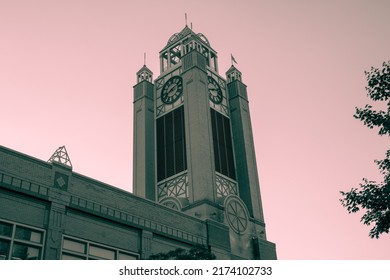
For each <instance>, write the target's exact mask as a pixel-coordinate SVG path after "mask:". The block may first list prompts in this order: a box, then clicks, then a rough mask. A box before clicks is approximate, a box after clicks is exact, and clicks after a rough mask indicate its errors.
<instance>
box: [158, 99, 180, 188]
mask: <svg viewBox="0 0 390 280" xmlns="http://www.w3.org/2000/svg"><path fill="white" fill-rule="evenodd" d="M156 125H157V128H156V133H157V135H156V139H157V180H158V181H161V180H164V179H166V178H168V177H171V176H173V175H175V174H177V173H179V172H182V171H184V170H186V169H187V159H186V146H185V129H184V109H183V106H180V107H179V108H177V109H175V110H173V111H171V112H169V113H167V114H165V115H164V116H162V117H160V118H158V119H157V121H156Z"/></svg>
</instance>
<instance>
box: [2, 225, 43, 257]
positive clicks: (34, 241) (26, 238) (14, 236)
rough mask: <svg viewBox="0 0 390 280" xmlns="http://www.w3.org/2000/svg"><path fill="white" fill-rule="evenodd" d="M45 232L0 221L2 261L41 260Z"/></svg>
mask: <svg viewBox="0 0 390 280" xmlns="http://www.w3.org/2000/svg"><path fill="white" fill-rule="evenodd" d="M44 235H45V231H44V230H40V229H36V228H32V227H29V226H26V225H19V224H15V223H11V222H9V221H7V222H6V221H1V220H0V260H9V259H11V260H40V259H42V254H43V242H44Z"/></svg>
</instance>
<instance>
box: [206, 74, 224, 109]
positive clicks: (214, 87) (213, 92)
mask: <svg viewBox="0 0 390 280" xmlns="http://www.w3.org/2000/svg"><path fill="white" fill-rule="evenodd" d="M208 82H209V83H208V89H209V98H210V100H211V101H212V102H214V103H215V104H220V103H222V99H223V95H222V89H221V87H220V86H219V85H218V82H217V81H216V80H214V79H213V78H212V77H210V76H208Z"/></svg>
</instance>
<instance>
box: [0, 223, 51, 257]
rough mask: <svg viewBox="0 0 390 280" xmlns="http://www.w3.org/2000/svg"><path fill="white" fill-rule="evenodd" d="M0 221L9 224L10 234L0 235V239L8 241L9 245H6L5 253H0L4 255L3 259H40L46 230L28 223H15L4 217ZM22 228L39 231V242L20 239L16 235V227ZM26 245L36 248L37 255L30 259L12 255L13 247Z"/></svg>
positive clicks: (42, 253)
mask: <svg viewBox="0 0 390 280" xmlns="http://www.w3.org/2000/svg"><path fill="white" fill-rule="evenodd" d="M0 222H1V223H5V224H9V225H11V235H10V236H5V235H0V241H5V242H8V244H9V247H8V252H7V255H2V257H4V258H3V259H4V260H42V259H43V255H44V249H45V240H46V230H45V229H42V228H38V227H33V226H30V225H26V224H22V223H17V222H14V221H10V220H5V219H0ZM19 228H22V229H27V230H30V231H31V232H35V233H40V234H41V238H40V242H36V241H31V240H26V239H21V238H18V237H17V236H16V232H17V229H19ZM20 245H21V246H28V248H34V249H38V250H39V253H38V257H34V258H32V259H28V258H27V259H21V258H16V257H14V256H13V255H14V248H16V247H17V246H20Z"/></svg>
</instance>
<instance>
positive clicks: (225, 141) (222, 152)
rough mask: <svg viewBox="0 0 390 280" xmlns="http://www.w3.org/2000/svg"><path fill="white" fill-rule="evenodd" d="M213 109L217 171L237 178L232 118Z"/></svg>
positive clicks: (212, 124)
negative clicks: (231, 126)
mask: <svg viewBox="0 0 390 280" xmlns="http://www.w3.org/2000/svg"><path fill="white" fill-rule="evenodd" d="M210 110H211V111H210V112H211V127H212V131H213V145H214V158H215V171H217V172H219V173H221V174H223V175H226V176H228V177H229V178H231V179H234V180H235V179H236V170H235V165H234V156H233V145H232V135H231V130H230V120H229V119H228V118H227V117H225V116H224V115H222V114H220V113H218V112H217V111H215V110H213V109H210Z"/></svg>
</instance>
